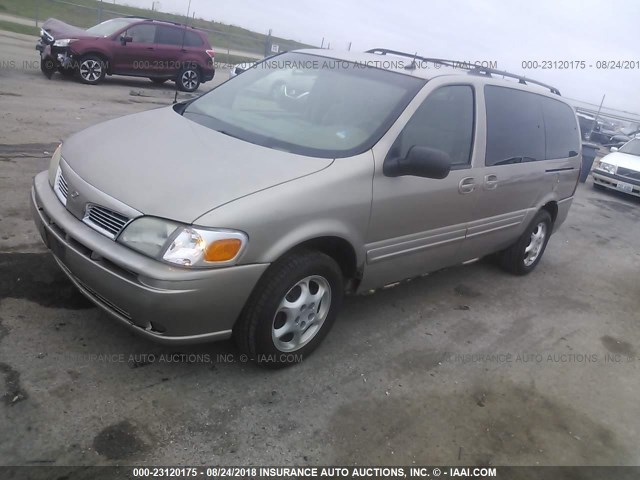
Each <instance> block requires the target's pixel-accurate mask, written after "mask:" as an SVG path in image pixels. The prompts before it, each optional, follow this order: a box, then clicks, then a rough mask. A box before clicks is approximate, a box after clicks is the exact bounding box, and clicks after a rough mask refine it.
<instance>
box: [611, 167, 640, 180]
mask: <svg viewBox="0 0 640 480" xmlns="http://www.w3.org/2000/svg"><path fill="white" fill-rule="evenodd" d="M616 173H617V174H618V175H622V176H623V177H627V178H633V179H634V180H640V172H638V171H636V170H631V169H630V168H623V167H618V170H617V171H616Z"/></svg>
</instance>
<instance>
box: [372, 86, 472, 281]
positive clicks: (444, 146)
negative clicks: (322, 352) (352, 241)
mask: <svg viewBox="0 0 640 480" xmlns="http://www.w3.org/2000/svg"><path fill="white" fill-rule="evenodd" d="M434 84H435V85H434ZM425 90H426V91H427V92H428V93H426V98H425V96H424V93H425ZM421 95H422V100H419V99H418V97H416V99H414V101H413V102H412V103H411V104H410V105H409V107H408V108H407V111H405V113H404V114H403V115H402V116H401V117H400V119H399V120H398V122H396V125H398V124H399V123H401V122H402V120H403V118H406V117H407V116H410V118H409V120H408V121H407V122H406V124H405V125H404V127H402V129H401V131H400V133H399V134H398V133H396V134H395V135H397V136H396V137H395V138H394V137H393V136H392V137H391V138H390V139H388V137H389V135H390V134H391V135H393V132H392V130H394V129H395V128H396V126H394V128H392V129H391V130H389V132H388V133H387V135H386V136H385V137H384V138H383V140H381V141H380V142H379V143H378V145H376V147H374V156H375V174H374V178H373V202H372V211H371V221H370V225H369V230H368V235H367V244H366V261H367V265H366V268H365V273H364V278H363V281H362V285H361V287H360V288H361V289H369V288H375V287H380V286H383V285H386V284H389V283H392V282H396V281H399V280H403V279H406V278H410V277H414V276H417V275H421V274H423V273H426V272H430V271H433V270H437V269H439V268H443V267H445V266H448V265H451V264H455V263H457V262H458V261H460V259H461V258H462V253H461V245H462V243H463V242H464V239H465V235H466V231H467V225H468V223H469V222H470V221H471V220H472V218H473V207H474V204H475V203H476V202H477V196H478V193H479V192H478V178H476V176H475V175H474V170H473V168H472V164H473V163H472V159H473V156H474V151H475V148H474V143H475V140H474V139H476V138H477V134H475V125H477V123H478V122H477V121H476V115H477V113H476V112H477V111H478V108H477V107H476V101H475V94H474V89H473V87H472V86H471V85H466V84H456V85H446V84H444V85H440V86H437V81H435V80H434V81H433V84H432V83H431V82H430V85H428V86H427V87H425V89H424V90H423V92H422V94H421ZM416 103H417V105H416ZM412 107H413V109H414V111H413V113H409V114H408V113H407V112H409V111H411V109H412ZM396 132H397V129H396ZM385 140H386V142H385ZM389 143H391V146H390V148H389ZM413 146H426V147H430V148H434V149H438V150H441V151H444V152H446V153H447V154H448V155H449V157H450V158H451V161H452V169H451V172H450V173H449V175H448V176H447V177H446V178H444V179H432V178H421V177H416V176H401V177H387V176H385V175H384V173H383V163H384V160H385V158H398V157H402V158H404V157H405V156H406V154H407V152H408V151H409V150H410V149H411V148H412V147H413Z"/></svg>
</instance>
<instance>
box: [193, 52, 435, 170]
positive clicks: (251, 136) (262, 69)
mask: <svg viewBox="0 0 640 480" xmlns="http://www.w3.org/2000/svg"><path fill="white" fill-rule="evenodd" d="M424 82H425V80H423V79H419V78H415V77H411V76H410V75H405V74H400V73H394V72H390V71H386V70H381V69H377V68H371V67H368V66H365V65H364V64H358V63H352V62H345V61H342V60H335V59H332V58H327V57H321V56H316V55H309V54H303V53H286V54H282V55H278V56H276V57H271V58H269V59H267V60H265V61H263V62H261V63H258V64H256V65H255V66H252V67H251V68H249V69H248V70H246V71H244V72H242V73H241V74H239V75H238V76H237V77H234V78H233V79H231V80H229V81H227V82H225V83H223V84H222V85H220V86H219V87H217V88H215V89H214V90H212V91H211V92H209V93H208V94H206V95H204V96H202V97H200V98H199V99H197V100H195V101H194V102H193V103H191V104H189V105H188V106H187V108H186V109H185V111H184V113H183V115H184V116H185V117H186V118H189V119H191V120H193V121H195V122H197V123H200V124H202V125H204V126H206V127H209V128H211V129H214V130H217V131H219V132H222V133H225V134H227V135H230V136H233V137H237V138H239V139H242V140H245V141H247V142H251V143H255V144H258V145H263V146H266V147H270V148H275V149H280V150H285V151H288V152H292V153H297V154H300V155H307V156H315V157H324V158H336V157H347V156H351V155H356V154H358V153H362V152H363V151H365V150H367V149H369V148H371V147H372V146H373V145H374V144H375V142H377V141H378V140H379V139H380V137H381V136H382V135H383V134H384V132H386V131H387V130H388V128H389V127H390V126H391V124H392V123H393V122H394V121H395V120H396V118H397V117H398V116H399V115H400V113H401V112H402V111H403V110H404V109H405V107H406V106H407V104H408V103H409V102H410V101H411V99H412V98H413V97H414V96H415V94H416V93H417V92H418V90H420V88H421V87H422V86H423V85H424Z"/></svg>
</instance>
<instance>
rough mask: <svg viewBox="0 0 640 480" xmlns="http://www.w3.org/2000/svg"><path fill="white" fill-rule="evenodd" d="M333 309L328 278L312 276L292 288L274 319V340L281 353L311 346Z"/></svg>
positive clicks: (272, 332) (283, 299)
mask: <svg viewBox="0 0 640 480" xmlns="http://www.w3.org/2000/svg"><path fill="white" fill-rule="evenodd" d="M330 307H331V286H330V285H329V282H328V281H327V279H326V278H324V277H321V276H319V275H311V276H309V277H306V278H303V279H302V280H300V281H299V282H297V283H296V284H295V285H294V286H292V287H291V288H290V289H289V291H288V292H287V293H286V295H285V296H284V298H282V300H281V301H280V304H279V305H278V308H277V310H276V314H275V315H274V317H273V323H272V329H271V338H272V339H273V343H274V345H275V347H276V348H277V349H278V350H280V351H281V352H293V351H295V350H299V349H301V348H302V347H304V346H305V345H306V344H308V343H309V342H310V341H311V340H312V339H313V338H314V337H315V336H316V334H317V333H318V332H319V331H320V329H321V328H322V325H323V323H324V321H325V320H326V318H327V315H328V313H329V309H330Z"/></svg>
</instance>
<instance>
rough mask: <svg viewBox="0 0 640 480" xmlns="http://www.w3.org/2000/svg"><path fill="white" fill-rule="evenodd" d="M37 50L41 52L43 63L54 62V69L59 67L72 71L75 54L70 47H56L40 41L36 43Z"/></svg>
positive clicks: (52, 66)
mask: <svg viewBox="0 0 640 480" xmlns="http://www.w3.org/2000/svg"><path fill="white" fill-rule="evenodd" d="M36 50H37V51H38V52H40V59H41V61H43V62H44V61H47V60H51V61H53V64H52V65H51V68H52V69H53V68H58V67H62V68H66V69H71V68H73V67H74V58H73V53H72V52H71V49H70V48H69V47H54V46H53V45H52V44H51V43H45V42H43V41H42V39H40V40H38V43H36Z"/></svg>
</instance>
